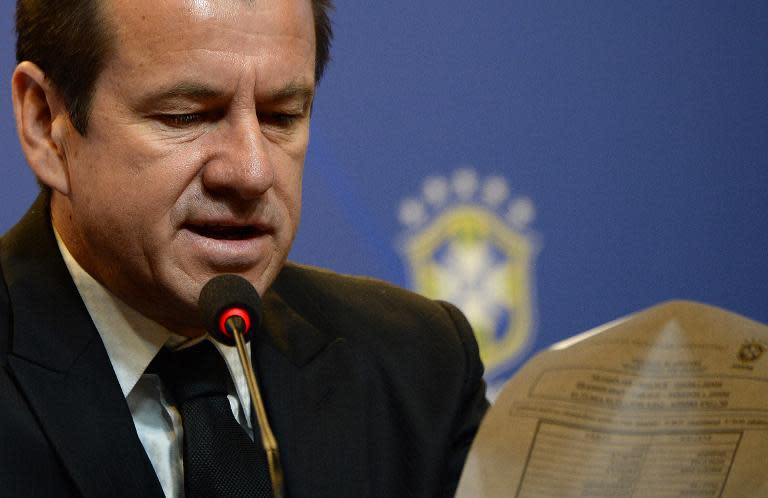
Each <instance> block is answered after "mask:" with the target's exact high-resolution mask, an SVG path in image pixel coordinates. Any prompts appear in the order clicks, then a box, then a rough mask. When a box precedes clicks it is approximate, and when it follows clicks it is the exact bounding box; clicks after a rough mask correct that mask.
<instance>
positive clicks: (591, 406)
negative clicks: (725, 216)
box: [456, 301, 768, 498]
mask: <svg viewBox="0 0 768 498" xmlns="http://www.w3.org/2000/svg"><path fill="white" fill-rule="evenodd" d="M456 496H457V497H459V498H479V497H482V498H485V497H487V498H496V497H520V498H529V497H546V498H550V497H590V498H592V497H598V498H599V497H628V498H629V497H633V498H636V497H654V498H656V497H759V496H767V497H768V326H765V325H763V324H760V323H757V322H754V321H751V320H748V319H746V318H743V317H741V316H738V315H735V314H733V313H729V312H726V311H723V310H720V309H718V308H714V307H711V306H706V305H702V304H697V303H691V302H684V301H674V302H669V303H664V304H661V305H659V306H656V307H653V308H651V309H648V310H646V311H643V312H641V313H637V314H634V315H631V316H629V317H626V318H624V319H621V320H617V321H615V322H611V323H609V324H607V325H605V326H603V327H599V328H598V329H595V330H593V331H590V332H587V333H584V334H581V335H580V336H576V337H574V338H572V339H569V340H567V341H564V342H561V343H559V344H556V345H555V346H553V347H552V348H551V349H550V350H548V351H545V352H543V353H540V354H539V355H537V356H536V357H534V358H533V359H532V360H531V361H529V362H528V363H527V364H526V365H525V366H524V367H523V368H522V369H521V370H520V371H519V372H518V374H517V375H515V376H514V377H513V378H512V379H511V380H510V381H509V382H508V384H507V385H506V386H505V387H504V389H503V390H502V392H501V394H500V396H499V398H498V399H497V401H496V403H495V404H494V405H493V407H492V408H491V410H490V411H489V413H488V415H486V418H485V420H484V421H483V423H482V425H481V427H480V431H479V433H478V435H477V438H476V439H475V442H474V444H473V447H472V450H471V451H470V454H469V456H468V459H467V463H466V466H465V468H464V473H463V475H462V478H461V482H460V484H459V489H458V492H457V495H456Z"/></svg>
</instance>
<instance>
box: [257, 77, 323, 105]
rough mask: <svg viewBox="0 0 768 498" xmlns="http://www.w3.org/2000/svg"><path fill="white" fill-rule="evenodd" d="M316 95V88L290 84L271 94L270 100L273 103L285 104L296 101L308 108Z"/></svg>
mask: <svg viewBox="0 0 768 498" xmlns="http://www.w3.org/2000/svg"><path fill="white" fill-rule="evenodd" d="M314 95H315V91H314V88H312V87H310V86H306V85H302V84H300V83H290V84H288V85H285V86H284V87H282V88H280V89H278V90H275V91H274V92H271V93H269V95H268V100H270V101H272V102H283V101H286V100H296V101H299V102H301V103H302V105H303V106H304V107H307V106H308V105H309V104H310V103H311V102H312V98H313V97H314Z"/></svg>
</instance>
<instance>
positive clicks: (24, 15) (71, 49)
mask: <svg viewBox="0 0 768 498" xmlns="http://www.w3.org/2000/svg"><path fill="white" fill-rule="evenodd" d="M101 1H102V0H17V2H16V34H17V39H16V61H17V62H21V61H31V62H34V63H35V64H37V65H38V66H39V67H40V69H41V70H42V71H43V72H44V73H45V75H46V77H47V78H48V79H49V80H50V81H51V82H52V83H53V84H54V86H55V87H56V89H57V90H58V91H59V92H60V93H61V95H62V98H63V99H64V103H65V105H66V106H67V111H68V112H69V115H70V118H71V120H72V124H73V125H74V127H75V129H77V131H78V132H80V133H81V134H83V135H85V132H86V130H87V128H88V115H89V113H90V107H91V100H92V97H93V91H94V87H95V84H96V80H97V79H98V77H99V74H101V71H102V69H103V68H104V64H105V62H106V60H107V57H108V55H109V54H110V53H111V50H112V48H113V47H112V40H111V36H112V30H111V29H110V27H109V26H108V25H107V21H106V19H104V17H103V16H102V15H101V13H100V12H99V6H100V4H101ZM311 2H312V13H313V14H314V19H315V45H316V48H315V50H316V52H315V81H320V78H322V76H323V73H324V71H325V67H326V65H327V64H328V60H329V58H330V52H331V39H332V38H333V31H332V29H331V19H330V11H331V10H332V9H333V5H332V0H311Z"/></svg>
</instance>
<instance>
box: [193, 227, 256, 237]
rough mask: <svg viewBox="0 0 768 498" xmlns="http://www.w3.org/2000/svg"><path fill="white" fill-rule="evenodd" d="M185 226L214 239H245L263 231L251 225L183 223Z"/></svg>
mask: <svg viewBox="0 0 768 498" xmlns="http://www.w3.org/2000/svg"><path fill="white" fill-rule="evenodd" d="M185 228H186V229H187V230H189V231H191V232H194V233H196V234H197V235H200V236H202V237H207V238H209V239H215V240H247V239H252V238H254V237H257V236H259V235H261V234H263V233H264V232H263V231H261V230H259V229H258V228H256V227H255V226H253V225H185Z"/></svg>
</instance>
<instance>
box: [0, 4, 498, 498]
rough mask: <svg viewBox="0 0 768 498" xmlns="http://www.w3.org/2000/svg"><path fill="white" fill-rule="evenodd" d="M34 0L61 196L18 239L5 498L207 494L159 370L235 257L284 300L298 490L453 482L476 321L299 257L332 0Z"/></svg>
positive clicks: (230, 361)
mask: <svg viewBox="0 0 768 498" xmlns="http://www.w3.org/2000/svg"><path fill="white" fill-rule="evenodd" d="M54 4H55V5H54ZM17 9H18V13H17V31H18V34H19V42H18V46H17V55H18V58H19V64H18V66H17V68H16V71H15V73H14V75H13V81H12V88H13V102H14V109H15V115H16V121H17V128H18V132H19V137H20V140H21V145H22V149H23V151H24V154H25V156H26V158H27V160H28V163H29V165H30V167H31V168H32V170H33V172H34V174H35V175H36V177H37V178H38V180H39V182H40V183H41V184H42V185H43V189H44V193H43V194H42V195H41V197H40V198H39V199H38V200H37V202H36V203H35V205H34V206H33V207H32V209H31V210H30V212H29V213H28V214H27V215H26V216H25V218H24V219H23V220H22V221H21V222H20V223H19V224H18V225H17V226H16V227H14V228H13V229H12V230H11V231H10V232H9V233H8V234H6V235H5V236H4V237H3V239H2V241H1V242H0V244H1V245H0V265H1V266H2V268H1V271H2V286H0V428H2V443H3V445H2V448H0V490H1V491H0V494H2V495H3V496H6V495H8V496H162V494H163V493H165V494H166V495H168V496H182V495H185V494H186V496H195V493H196V492H197V491H196V490H195V489H192V487H191V486H190V484H189V475H190V474H191V473H193V472H197V470H194V469H195V468H196V467H194V468H193V465H196V464H194V462H190V461H189V460H188V457H187V454H186V450H187V448H186V446H187V445H188V443H187V439H185V437H187V436H188V437H192V436H191V435H190V434H189V433H190V432H192V431H191V430H190V429H189V426H188V420H187V419H186V415H185V414H184V413H185V412H184V410H182V408H181V404H182V403H181V402H180V401H179V400H178V399H176V396H175V394H174V393H175V392H176V391H172V392H171V386H169V384H168V381H167V377H163V375H162V374H158V373H157V372H156V371H155V370H153V368H152V367H149V368H148V366H149V365H150V363H151V362H152V360H153V358H154V357H155V356H156V354H157V353H158V351H160V350H161V349H162V348H163V346H165V348H166V349H168V348H170V349H175V350H185V349H187V350H190V349H193V348H198V346H200V344H199V343H200V342H201V341H202V342H203V343H205V342H207V338H206V337H205V332H204V328H203V325H202V323H201V319H200V318H199V316H198V312H197V300H198V296H199V293H200V290H201V288H202V286H203V285H204V284H205V283H206V282H207V281H208V280H210V279H211V278H213V277H214V276H216V275H220V274H225V273H235V274H238V275H241V276H243V277H245V278H246V279H248V280H249V281H250V282H251V283H252V284H253V285H254V287H255V288H256V289H257V290H258V292H259V294H260V295H262V296H263V299H264V317H265V318H264V324H263V326H262V328H261V330H260V331H259V332H258V335H257V337H256V338H255V339H254V340H253V341H252V356H253V359H254V364H255V369H256V370H257V375H258V377H259V379H260V382H261V383H262V386H261V387H262V389H263V396H264V399H265V403H266V406H267V412H268V415H269V420H270V421H271V423H272V425H273V428H274V431H275V434H276V437H277V440H278V442H279V445H280V451H281V458H282V466H283V469H284V473H285V486H286V492H287V496H291V497H301V496H318V497H322V496H350V497H352V496H354V497H364V496H381V497H399V496H443V495H446V496H448V495H451V494H452V493H453V490H454V489H455V486H456V484H457V480H458V477H459V473H460V471H461V467H462V464H463V460H464V458H465V457H466V452H467V450H468V448H469V445H470V443H471V440H472V438H473V436H474V434H475V432H476V430H477V426H478V424H479V421H480V418H481V417H482V414H483V413H484V411H485V409H486V407H487V402H486V401H485V396H484V384H483V382H482V378H481V377H482V366H481V364H480V362H479V359H478V354H477V347H476V344H475V342H474V338H473V337H472V333H471V331H470V329H469V326H468V325H467V323H466V320H465V319H464V318H463V317H462V316H461V314H460V313H459V312H458V311H457V310H456V309H455V308H453V307H451V306H450V305H447V304H444V303H443V304H441V303H434V302H431V301H428V300H426V299H423V298H420V297H417V296H414V295H412V294H410V293H407V292H406V291H403V290H400V289H397V288H395V287H392V286H389V285H386V284H383V283H379V282H374V281H371V280H367V279H359V278H350V277H343V276H338V275H334V274H332V273H329V272H324V271H321V270H317V269H311V268H306V267H300V266H297V265H293V264H290V263H286V257H287V254H288V251H289V249H290V246H291V243H292V241H293V239H294V235H295V233H296V228H297V226H298V221H299V211H300V204H301V202H300V198H301V176H302V168H303V162H304V157H305V152H306V148H307V143H308V138H309V119H310V111H311V108H312V99H313V96H314V91H315V85H316V83H317V80H318V79H319V77H320V75H321V74H322V71H323V68H324V65H325V63H326V60H327V57H328V44H329V40H330V28H329V23H328V17H327V15H328V9H329V3H328V1H327V0H255V1H253V0H102V1H96V0H68V1H59V2H52V1H51V2H41V1H33V0H18V4H17ZM217 347H218V349H219V350H220V351H221V353H222V354H223V356H224V359H225V361H226V364H227V368H228V370H229V372H230V373H231V375H232V376H233V377H232V380H231V381H229V397H228V398H227V399H229V400H230V401H231V403H232V405H231V408H232V415H234V416H235V418H236V419H237V421H238V423H239V427H242V429H240V428H238V430H245V431H246V432H247V433H249V435H250V436H251V437H255V438H256V440H257V441H258V437H257V434H254V428H253V424H252V423H251V417H250V398H249V396H248V393H247V390H245V389H243V387H242V385H243V375H242V371H241V370H240V367H239V364H238V363H237V360H236V354H235V356H233V354H232V351H231V350H228V349H227V348H225V347H223V346H217ZM173 354H180V353H172V354H171V357H173ZM216 355H217V356H218V353H216ZM176 358H179V357H176ZM194 370H196V369H195V368H190V369H189V373H188V374H182V377H186V376H190V377H191V376H193V374H194V375H195V376H196V375H197V374H198V372H196V371H194ZM203 370H205V369H203ZM158 372H159V371H158ZM207 374H208V372H207V371H205V372H204V375H207ZM180 413H181V415H180ZM185 431H186V432H187V435H186V436H184V433H185ZM256 431H258V429H256ZM214 439H216V438H214ZM190 444H191V443H190ZM238 453H239V452H237V451H233V455H235V454H238ZM206 465H207V466H208V467H211V468H214V469H219V468H221V472H220V473H221V474H224V475H225V476H226V473H227V468H228V466H229V465H230V462H229V461H223V462H222V461H217V460H214V459H213V458H211V459H210V461H208V459H206ZM185 479H186V481H185ZM185 482H186V489H185ZM230 494H231V495H234V496H236V495H238V494H239V493H238V492H237V491H230Z"/></svg>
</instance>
